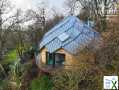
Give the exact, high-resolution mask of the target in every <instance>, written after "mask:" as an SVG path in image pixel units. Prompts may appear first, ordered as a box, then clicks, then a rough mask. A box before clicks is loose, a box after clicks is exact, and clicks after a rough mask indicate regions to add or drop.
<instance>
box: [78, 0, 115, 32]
mask: <svg viewBox="0 0 119 90" xmlns="http://www.w3.org/2000/svg"><path fill="white" fill-rule="evenodd" d="M77 1H79V2H80V4H81V6H82V7H83V9H86V12H89V16H88V18H89V19H93V20H94V21H95V22H96V23H97V25H98V26H99V27H98V29H99V30H101V31H105V29H106V19H107V13H108V10H109V9H110V8H111V7H112V6H113V3H114V2H113V1H114V0H77Z"/></svg>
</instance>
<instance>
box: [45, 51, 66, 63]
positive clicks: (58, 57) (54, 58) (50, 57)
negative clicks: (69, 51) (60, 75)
mask: <svg viewBox="0 0 119 90" xmlns="http://www.w3.org/2000/svg"><path fill="white" fill-rule="evenodd" d="M64 61H65V54H61V53H49V52H46V64H47V65H53V64H54V65H63V64H64Z"/></svg>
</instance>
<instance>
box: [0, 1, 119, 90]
mask: <svg viewBox="0 0 119 90" xmlns="http://www.w3.org/2000/svg"><path fill="white" fill-rule="evenodd" d="M65 1H66V2H65ZM65 1H63V4H64V5H65V6H66V7H63V9H65V11H67V12H65V13H66V14H65V13H64V12H63V11H61V13H59V12H57V11H58V10H57V8H55V7H53V9H50V10H49V11H50V14H52V15H51V18H50V15H49V12H48V9H49V6H47V5H50V4H49V3H47V4H46V5H44V6H43V7H41V6H42V5H43V3H38V2H37V3H38V6H37V5H36V6H37V7H35V9H34V8H33V7H32V8H31V9H27V10H26V11H24V10H22V9H19V8H17V9H14V8H13V7H14V5H12V3H11V1H10V0H0V90H103V77H104V76H113V75H115V76H119V12H118V9H119V8H116V10H117V11H116V12H115V13H114V15H112V16H110V15H108V12H107V11H108V10H110V8H111V6H112V5H113V4H114V2H113V1H112V0H65ZM114 1H118V0H114ZM23 3H24V1H23ZM52 3H53V2H52ZM32 4H33V3H32ZM54 4H55V3H54ZM102 4H103V7H102V6H101V5H102ZM114 5H115V4H114ZM117 5H118V3H117V2H116V6H117ZM56 6H57V4H56ZM55 9H56V10H55ZM12 10H13V13H12V15H11V12H12ZM101 10H102V11H101ZM51 11H52V12H51ZM89 12H90V13H89ZM68 16H72V17H76V18H77V19H79V20H80V21H81V23H83V24H85V25H89V26H90V24H89V23H88V22H89V21H93V22H94V23H93V24H92V25H93V26H90V27H91V28H93V30H94V31H96V32H98V33H99V35H100V37H101V42H100V43H98V44H95V43H94V42H91V44H89V45H87V46H86V47H84V48H82V49H77V51H78V54H77V55H76V56H75V55H74V56H75V57H76V58H77V61H76V62H75V63H76V64H77V65H78V66H76V65H75V63H74V65H71V66H67V67H68V68H53V70H48V69H47V68H42V67H39V66H40V64H41V63H40V64H39V65H38V63H37V60H40V58H41V57H40V58H39V59H38V58H37V56H38V55H39V54H40V49H39V45H40V43H41V41H42V39H43V37H44V36H47V35H45V34H46V33H47V32H49V30H51V29H52V28H53V27H54V26H57V24H59V22H61V21H62V20H63V19H64V18H65V17H68ZM69 21H70V20H69ZM72 21H73V20H72ZM67 22H68V21H67ZM70 22H71V21H70ZM65 23H66V22H65ZM67 26H68V28H69V26H70V25H67ZM73 26H75V25H74V23H73ZM79 26H80V25H79ZM55 29H56V28H55ZM71 30H73V29H71ZM72 32H73V31H72ZM73 34H74V36H75V34H77V33H76V32H75V33H73ZM73 34H72V36H73ZM53 35H54V34H53ZM64 36H65V34H64ZM68 37H70V36H66V37H61V38H59V39H60V40H61V41H63V40H64V39H66V40H68ZM48 40H49V39H48ZM48 40H46V41H48ZM53 40H55V39H53ZM64 41H65V40H64ZM64 41H63V42H64ZM84 41H85V40H84ZM58 43H59V42H58ZM56 45H57V43H56ZM58 45H59V44H58ZM92 45H95V47H96V46H99V47H98V48H93V47H92ZM46 47H47V46H46ZM54 47H55V45H54ZM50 55H52V54H49V57H50ZM81 55H82V56H81ZM59 56H61V54H60V55H59ZM42 57H43V56H42ZM51 57H53V56H51ZM46 58H47V55H46ZM62 58H64V56H63V55H62V56H61V59H62ZM92 58H93V59H94V62H93V63H92V62H89V61H91V60H92ZM74 61H75V60H74ZM51 63H52V62H51ZM62 64H63V63H62Z"/></svg>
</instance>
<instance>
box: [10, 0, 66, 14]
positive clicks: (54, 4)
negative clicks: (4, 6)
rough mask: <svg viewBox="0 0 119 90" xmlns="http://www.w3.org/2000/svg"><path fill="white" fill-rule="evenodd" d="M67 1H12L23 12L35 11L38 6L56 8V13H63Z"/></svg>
mask: <svg viewBox="0 0 119 90" xmlns="http://www.w3.org/2000/svg"><path fill="white" fill-rule="evenodd" d="M64 1H65V0H11V2H12V4H14V5H15V8H20V9H22V10H27V9H35V8H36V7H38V6H45V7H47V8H49V9H52V8H55V10H56V11H59V12H62V10H63V7H64Z"/></svg>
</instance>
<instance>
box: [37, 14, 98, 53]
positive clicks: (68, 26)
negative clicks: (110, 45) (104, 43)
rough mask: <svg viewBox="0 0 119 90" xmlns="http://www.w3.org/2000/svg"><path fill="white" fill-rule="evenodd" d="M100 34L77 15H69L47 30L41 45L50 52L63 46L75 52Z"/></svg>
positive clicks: (70, 51)
mask: <svg viewBox="0 0 119 90" xmlns="http://www.w3.org/2000/svg"><path fill="white" fill-rule="evenodd" d="M98 36H99V34H98V32H96V31H93V29H92V28H91V27H90V26H89V25H87V24H84V23H83V22H82V21H81V20H79V19H78V18H77V17H75V16H69V17H67V18H65V19H64V20H63V21H61V22H60V23H59V24H58V25H56V26H55V27H54V28H52V29H51V30H50V31H49V32H47V33H46V34H45V35H44V37H43V39H42V41H41V43H40V45H39V47H40V49H42V48H43V47H46V48H47V49H48V51H49V52H50V53H52V52H55V51H56V50H58V49H60V48H63V49H65V50H66V51H68V52H69V53H72V54H75V53H76V52H77V48H80V47H82V46H84V45H87V44H88V43H90V42H91V41H92V40H93V39H95V38H96V37H98Z"/></svg>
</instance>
